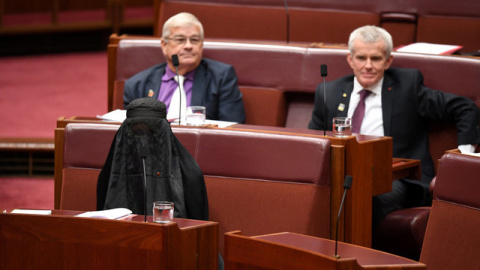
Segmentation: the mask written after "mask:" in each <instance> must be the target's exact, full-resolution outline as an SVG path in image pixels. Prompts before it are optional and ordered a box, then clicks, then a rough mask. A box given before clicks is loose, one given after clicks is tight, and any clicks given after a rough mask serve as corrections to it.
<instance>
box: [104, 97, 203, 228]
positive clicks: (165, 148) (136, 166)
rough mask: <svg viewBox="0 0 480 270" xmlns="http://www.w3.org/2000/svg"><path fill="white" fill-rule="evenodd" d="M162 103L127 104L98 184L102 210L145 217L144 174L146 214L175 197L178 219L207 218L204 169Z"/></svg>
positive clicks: (147, 100)
mask: <svg viewBox="0 0 480 270" xmlns="http://www.w3.org/2000/svg"><path fill="white" fill-rule="evenodd" d="M166 114H167V111H166V106H165V104H164V103H163V102H161V101H159V100H156V99H152V98H140V99H136V100H134V101H132V102H131V103H130V104H129V105H128V107H127V118H126V119H125V121H124V122H123V123H122V125H121V126H120V128H119V129H118V131H117V133H116V135H115V137H114V139H113V142H112V145H111V147H110V151H109V153H108V156H107V159H106V162H105V164H104V166H103V168H102V170H101V172H100V175H99V177H98V183H97V210H104V209H112V208H118V207H123V208H128V209H130V210H131V211H132V212H133V213H135V214H139V215H143V214H144V211H145V209H144V208H145V207H144V193H143V188H144V178H143V175H144V174H143V161H142V156H145V157H146V158H145V168H146V176H147V177H146V178H147V214H148V215H151V214H152V209H153V202H154V201H172V202H174V204H175V208H174V209H175V212H174V217H177V218H188V219H199V220H208V199H207V192H206V187H205V181H204V177H203V173H202V171H201V170H200V168H199V166H198V164H197V163H196V161H195V160H194V159H193V157H192V156H191V155H190V153H189V152H188V151H187V150H186V149H185V148H184V147H183V146H182V144H181V143H180V142H179V141H178V139H177V138H176V137H175V135H174V134H173V132H172V130H171V128H170V124H169V123H168V122H167V120H166V119H165V117H166Z"/></svg>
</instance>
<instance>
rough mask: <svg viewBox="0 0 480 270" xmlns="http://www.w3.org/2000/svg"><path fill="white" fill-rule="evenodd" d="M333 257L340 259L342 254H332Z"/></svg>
mask: <svg viewBox="0 0 480 270" xmlns="http://www.w3.org/2000/svg"><path fill="white" fill-rule="evenodd" d="M332 257H333V258H335V259H337V260H338V259H340V255H338V254H337V255H332Z"/></svg>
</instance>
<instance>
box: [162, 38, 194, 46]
mask: <svg viewBox="0 0 480 270" xmlns="http://www.w3.org/2000/svg"><path fill="white" fill-rule="evenodd" d="M187 39H188V40H190V43H191V44H192V45H198V44H200V43H202V41H203V40H202V39H201V38H200V37H196V36H193V37H189V38H187V37H184V36H178V37H173V38H165V40H171V41H173V43H175V45H183V44H185V43H186V42H187Z"/></svg>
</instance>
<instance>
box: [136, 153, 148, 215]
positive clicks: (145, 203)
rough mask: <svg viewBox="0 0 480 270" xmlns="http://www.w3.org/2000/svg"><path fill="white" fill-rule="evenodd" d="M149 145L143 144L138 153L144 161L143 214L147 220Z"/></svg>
mask: <svg viewBox="0 0 480 270" xmlns="http://www.w3.org/2000/svg"><path fill="white" fill-rule="evenodd" d="M147 153H148V147H146V146H145V145H143V144H141V145H140V147H139V149H138V154H139V155H140V158H141V159H142V162H143V216H144V220H145V222H147V170H146V169H145V159H146V158H147Z"/></svg>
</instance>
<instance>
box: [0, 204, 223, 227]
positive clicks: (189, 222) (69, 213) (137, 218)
mask: <svg viewBox="0 0 480 270" xmlns="http://www.w3.org/2000/svg"><path fill="white" fill-rule="evenodd" d="M0 210H1V212H0V214H11V215H38V216H45V215H42V214H29V213H18V214H17V213H11V212H12V211H13V210H14V209H0ZM22 210H35V211H37V210H39V209H22ZM39 211H51V214H49V215H48V216H64V217H75V216H76V215H79V214H82V213H85V212H86V211H73V210H46V209H45V210H39ZM95 219H102V220H109V219H107V218H95ZM111 220H117V221H120V220H124V221H133V222H140V223H143V222H145V217H144V216H143V215H136V214H132V215H128V216H126V217H123V218H118V219H111ZM146 223H151V224H155V225H159V226H171V225H173V224H176V225H177V226H178V228H179V229H181V230H182V229H191V228H194V227H198V226H205V225H212V224H217V222H214V221H205V220H196V219H185V218H173V222H170V223H155V222H153V217H152V216H147V222H146Z"/></svg>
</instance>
